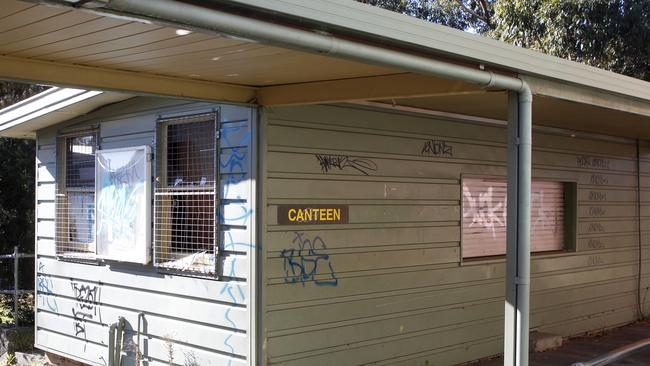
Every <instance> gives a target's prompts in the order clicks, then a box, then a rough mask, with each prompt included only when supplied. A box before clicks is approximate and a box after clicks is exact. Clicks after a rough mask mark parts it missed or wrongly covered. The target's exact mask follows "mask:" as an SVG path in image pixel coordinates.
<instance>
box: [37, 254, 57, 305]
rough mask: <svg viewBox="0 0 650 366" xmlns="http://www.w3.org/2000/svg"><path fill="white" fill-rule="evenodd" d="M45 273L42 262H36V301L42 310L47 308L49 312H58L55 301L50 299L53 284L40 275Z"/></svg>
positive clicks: (50, 280)
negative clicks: (37, 300)
mask: <svg viewBox="0 0 650 366" xmlns="http://www.w3.org/2000/svg"><path fill="white" fill-rule="evenodd" d="M44 271H45V264H43V262H38V273H39V274H38V275H37V276H38V281H37V291H38V299H39V302H40V303H41V307H42V308H47V309H48V310H49V311H53V312H58V311H59V306H58V305H57V303H56V299H55V298H54V297H52V295H53V290H54V284H53V283H52V279H51V278H49V277H45V276H43V275H42V273H43V272H44Z"/></svg>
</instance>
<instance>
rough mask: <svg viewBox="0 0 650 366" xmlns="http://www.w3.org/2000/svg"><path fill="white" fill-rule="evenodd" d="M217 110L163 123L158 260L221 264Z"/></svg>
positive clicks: (199, 268)
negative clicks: (217, 234) (217, 186)
mask: <svg viewBox="0 0 650 366" xmlns="http://www.w3.org/2000/svg"><path fill="white" fill-rule="evenodd" d="M216 127H217V126H216V114H214V113H211V114H204V115H200V116H191V117H185V118H177V119H170V120H166V121H164V122H162V123H160V128H161V131H160V134H159V140H158V141H159V144H158V154H157V156H158V177H157V179H156V180H157V184H156V188H155V192H154V197H155V209H154V263H155V264H156V265H157V266H159V267H163V268H168V269H173V270H180V271H188V272H195V273H205V274H209V273H214V272H215V270H216V265H217V263H216V252H217V249H216V231H217V230H216V225H215V224H216V211H215V208H216V202H215V201H216V193H217V191H216V185H217V179H216V177H217V169H216V151H217V146H216V145H217V144H216Z"/></svg>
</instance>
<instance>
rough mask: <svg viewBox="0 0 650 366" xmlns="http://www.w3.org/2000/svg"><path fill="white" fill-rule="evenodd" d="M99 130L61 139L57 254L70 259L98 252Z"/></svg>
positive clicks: (57, 202)
mask: <svg viewBox="0 0 650 366" xmlns="http://www.w3.org/2000/svg"><path fill="white" fill-rule="evenodd" d="M96 148H97V133H96V131H85V132H79V133H75V134H72V135H66V136H61V137H60V138H59V141H58V155H59V159H58V162H59V173H58V177H59V180H58V182H57V194H56V238H55V240H56V252H57V254H58V255H61V256H66V257H70V256H72V257H74V256H84V257H85V256H88V255H94V253H95V151H96Z"/></svg>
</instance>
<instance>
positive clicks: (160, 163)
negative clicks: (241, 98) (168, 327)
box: [151, 109, 222, 279]
mask: <svg viewBox="0 0 650 366" xmlns="http://www.w3.org/2000/svg"><path fill="white" fill-rule="evenodd" d="M202 116H204V118H201V117H202ZM203 122H212V127H213V128H214V145H213V146H214V153H213V164H214V166H213V169H214V175H213V184H212V185H211V186H210V188H211V189H210V190H209V192H211V195H212V200H213V201H212V205H213V212H212V218H213V221H212V226H213V227H212V232H213V235H212V238H213V239H212V240H213V243H212V251H213V253H212V255H213V256H214V262H215V265H214V267H213V268H211V270H210V271H201V270H197V269H194V268H191V269H181V268H175V267H173V266H165V265H163V264H164V262H161V261H162V260H161V258H160V257H159V251H160V250H164V248H163V247H162V245H161V244H160V243H159V242H158V236H159V235H160V233H161V232H162V231H163V230H165V233H170V234H168V235H171V232H172V230H173V229H172V228H161V227H160V225H161V223H160V222H159V217H158V215H159V212H158V209H159V206H158V205H159V201H158V197H159V196H160V193H159V192H158V189H161V188H162V189H169V188H170V185H169V182H168V168H169V165H168V156H167V154H168V151H169V142H168V136H169V134H168V133H169V128H168V127H169V126H171V125H181V124H191V123H203ZM220 127H221V121H220V111H219V109H210V110H202V111H191V112H185V113H176V114H173V115H167V116H159V118H158V120H157V121H156V133H155V136H156V142H155V146H154V149H152V150H153V151H154V157H155V164H154V165H153V169H154V177H155V181H154V184H153V210H152V222H153V235H152V250H153V256H152V262H151V263H152V265H153V267H154V268H155V269H157V270H158V271H160V272H168V273H172V274H176V275H183V276H190V277H201V278H210V279H219V278H220V272H221V266H222V263H221V252H222V248H221V245H222V243H221V240H220V222H219V217H220V214H219V210H220V202H221V197H220V174H219V150H220V147H219V138H220ZM171 188H173V187H171ZM178 190H179V192H181V191H187V192H190V193H193V194H200V192H206V188H204V187H201V186H181V187H179V188H178ZM207 193H208V192H206V194H207ZM170 212H171V211H170ZM170 220H171V219H170ZM169 245H170V247H171V246H173V244H172V243H169ZM166 250H169V248H167V249H166ZM195 253H197V252H195ZM170 259H171V258H170Z"/></svg>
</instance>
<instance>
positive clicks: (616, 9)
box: [358, 0, 650, 81]
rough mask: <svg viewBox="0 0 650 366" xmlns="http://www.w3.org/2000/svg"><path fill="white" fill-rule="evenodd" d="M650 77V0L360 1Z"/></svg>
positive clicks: (555, 53)
mask: <svg viewBox="0 0 650 366" xmlns="http://www.w3.org/2000/svg"><path fill="white" fill-rule="evenodd" d="M358 1H361V2H364V3H368V4H371V5H376V6H380V7H383V8H385V9H388V10H392V11H397V12H400V13H404V14H407V15H411V16H414V17H418V18H421V19H426V20H429V21H431V22H435V23H439V24H444V25H448V26H452V27H454V28H458V29H462V30H467V31H472V32H478V33H482V34H484V35H487V36H489V37H493V38H496V39H499V40H502V41H505V42H509V43H512V44H515V45H518V46H522V47H525V48H530V49H534V50H537V51H540V52H544V53H548V54H550V55H553V56H558V57H561V58H565V59H569V60H573V61H577V62H582V63H585V64H588V65H592V66H596V67H599V68H602V69H605V70H610V71H613V72H617V73H620V74H624V75H628V76H632V77H636V78H639V79H643V80H648V81H650V62H648V60H650V1H649V0H484V1H480V0H456V1H454V0H358Z"/></svg>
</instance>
